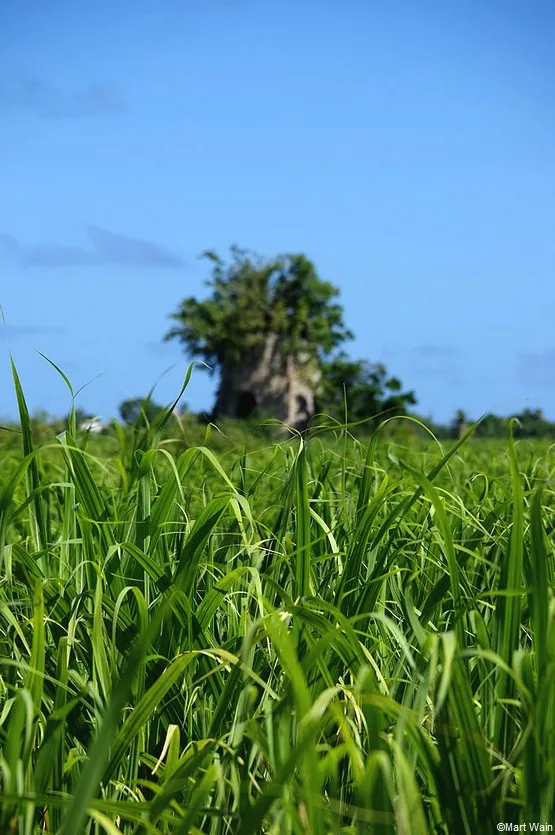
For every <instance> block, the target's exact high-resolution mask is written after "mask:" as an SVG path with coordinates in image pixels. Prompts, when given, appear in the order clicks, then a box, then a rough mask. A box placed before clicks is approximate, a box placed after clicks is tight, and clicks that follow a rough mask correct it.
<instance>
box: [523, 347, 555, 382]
mask: <svg viewBox="0 0 555 835" xmlns="http://www.w3.org/2000/svg"><path fill="white" fill-rule="evenodd" d="M516 375H517V378H518V381H519V383H520V384H524V385H526V386H534V387H535V388H552V387H553V386H555V348H546V349H545V350H544V351H539V352H537V353H528V352H525V351H522V352H520V353H519V354H517V357H516Z"/></svg>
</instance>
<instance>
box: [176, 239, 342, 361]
mask: <svg viewBox="0 0 555 835" xmlns="http://www.w3.org/2000/svg"><path fill="white" fill-rule="evenodd" d="M203 257H204V258H206V259H207V260H209V261H210V262H211V263H212V276H211V278H210V279H209V280H208V281H207V282H206V286H208V287H209V288H210V290H211V294H210V295H209V297H208V298H206V299H204V300H203V301H198V300H197V299H196V298H193V297H189V298H186V299H184V300H183V301H182V302H181V305H180V307H179V309H178V310H177V311H176V312H175V313H174V314H172V316H171V317H170V318H172V319H173V320H174V322H175V323H176V324H175V325H174V327H173V328H172V329H171V330H170V331H169V332H168V333H167V334H166V336H165V339H166V340H170V339H177V340H179V342H181V344H182V345H183V346H184V347H185V349H186V351H187V353H188V354H189V356H190V357H191V358H193V359H195V358H196V359H202V360H204V362H205V363H206V364H207V365H208V366H209V367H210V369H211V371H212V373H214V372H216V371H218V370H220V369H221V368H222V366H224V365H225V364H226V363H235V362H241V360H242V359H244V358H245V356H246V355H247V354H249V353H250V352H251V351H253V350H256V349H257V348H260V347H261V346H262V344H263V343H264V341H265V338H266V336H267V335H268V334H269V333H277V334H278V335H279V337H280V344H281V345H282V347H283V350H284V351H285V352H286V353H290V354H293V355H295V354H296V353H297V352H298V351H301V350H302V351H306V352H307V353H308V354H309V355H311V356H314V357H317V358H318V359H322V358H323V357H325V356H327V355H329V354H330V353H331V352H332V351H333V350H334V349H335V348H337V347H338V346H339V345H340V344H341V343H342V342H343V341H344V340H346V339H350V338H352V334H351V333H350V331H349V330H348V329H347V328H346V327H345V325H344V323H343V308H342V306H341V305H340V304H338V303H337V302H336V301H334V300H335V299H336V298H337V296H338V295H339V290H338V289H337V288H336V287H334V286H333V285H332V284H330V283H329V282H327V281H323V280H322V279H321V278H320V277H319V276H318V274H317V272H316V269H315V267H314V264H313V263H312V262H311V261H309V260H308V258H306V257H305V256H304V255H280V256H278V257H277V258H274V259H263V258H261V257H260V256H258V255H256V254H254V253H251V252H249V251H248V250H243V249H240V248H239V247H237V246H233V247H231V261H230V263H228V264H226V263H225V262H224V261H223V260H222V259H221V258H220V257H219V256H218V255H217V254H216V253H214V252H211V251H208V252H205V253H204V254H203Z"/></svg>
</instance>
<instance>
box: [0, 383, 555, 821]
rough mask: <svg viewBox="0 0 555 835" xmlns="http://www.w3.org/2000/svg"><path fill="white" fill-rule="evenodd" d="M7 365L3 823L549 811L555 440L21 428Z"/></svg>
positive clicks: (0, 533)
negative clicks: (15, 421) (277, 438)
mask: <svg viewBox="0 0 555 835" xmlns="http://www.w3.org/2000/svg"><path fill="white" fill-rule="evenodd" d="M14 379H15V386H16V394H17V397H18V403H19V409H20V416H21V428H22V433H21V435H19V436H17V439H18V444H19V446H18V448H17V449H16V447H15V445H14V440H13V433H11V434H10V436H9V440H6V441H5V445H4V447H3V448H4V450H5V453H6V454H5V456H4V458H3V468H2V472H1V473H0V656H1V660H0V755H1V759H0V790H1V797H0V833H20V834H21V835H31V833H37V832H56V833H63V835H79V833H82V832H87V833H95V835H96V833H117V832H121V833H126V835H131V833H133V834H134V835H139V833H141V834H142V833H168V834H169V833H178V835H179V834H180V833H188V832H191V833H210V835H224V833H240V835H247V834H248V833H252V834H253V835H255V833H276V835H277V833H301V832H302V833H309V832H310V833H314V835H320V833H340V832H344V833H348V832H350V833H355V832H356V833H359V832H360V833H380V835H381V834H382V833H384V835H385V833H394V832H401V833H407V834H408V833H413V834H414V835H424V834H425V833H445V835H448V833H449V835H450V833H468V835H476V833H481V832H493V831H496V823H497V822H498V821H503V822H511V821H512V822H515V823H516V822H519V821H530V820H534V821H538V822H540V823H551V822H553V821H554V820H555V814H554V812H555V809H554V807H555V610H554V605H555V604H554V602H553V586H554V558H553V531H554V529H555V502H554V496H553V484H554V481H553V473H554V470H555V453H554V450H552V449H551V448H550V447H548V446H547V445H537V446H532V445H531V444H530V443H528V442H521V443H519V444H514V443H513V441H512V440H511V439H510V438H509V439H507V441H506V442H505V443H504V444H495V443H494V444H490V443H485V442H477V441H476V440H475V439H474V438H473V437H472V436H469V437H468V438H465V439H463V441H462V442H461V443H458V444H451V445H449V446H448V447H445V448H442V447H441V446H440V445H439V444H438V443H437V442H435V441H434V440H433V439H430V441H429V442H423V441H414V442H411V443H407V444H402V443H400V442H398V441H393V440H387V439H386V438H385V437H384V436H382V435H381V434H380V433H378V434H377V435H375V436H374V438H373V440H372V441H371V442H370V441H369V442H361V441H357V440H355V439H354V438H352V437H351V436H350V435H349V434H348V433H347V432H342V431H341V429H337V430H335V433H333V432H328V433H327V434H324V433H316V434H315V435H314V436H312V437H310V438H309V439H308V440H307V439H304V440H303V439H301V438H299V437H295V436H292V437H291V438H290V439H289V440H284V441H281V442H279V443H274V444H272V443H269V442H268V443H266V444H265V443H264V442H262V441H261V440H260V439H259V440H258V442H257V443H256V444H255V445H253V444H251V443H250V441H249V439H248V438H246V437H245V436H244V435H243V436H241V434H240V432H238V434H237V435H236V442H234V443H233V444H230V443H229V442H226V440H225V439H223V438H220V439H218V435H217V433H215V432H214V431H213V432H212V435H211V436H208V437H206V438H202V439H198V438H194V439H192V437H191V432H190V431H189V430H183V427H181V428H180V427H175V426H173V427H172V429H171V432H169V428H168V427H169V426H170V424H169V419H170V417H169V416H170V412H171V407H170V408H169V409H168V412H167V413H163V414H162V415H161V416H160V418H159V419H157V421H156V422H155V424H154V425H152V426H148V425H147V424H145V423H144V422H143V424H141V425H140V426H139V425H137V427H136V428H135V429H134V430H124V429H121V428H120V429H114V431H113V433H112V435H110V436H109V437H106V438H92V437H90V436H87V435H86V434H85V433H81V432H79V431H78V429H77V427H76V425H75V421H74V420H73V421H72V419H71V418H70V421H69V425H68V427H67V431H66V432H65V433H63V434H60V435H58V437H51V438H47V439H46V440H43V441H42V443H41V444H38V445H37V443H36V438H35V437H34V435H33V432H32V428H31V421H30V419H29V415H28V412H27V408H26V405H25V398H24V395H23V391H22V390H21V387H20V384H19V380H18V378H17V373H16V371H15V368H14ZM187 431H189V438H188V437H187V435H186V433H187ZM203 431H204V430H203ZM232 431H234V432H235V431H237V430H232ZM6 438H7V435H6ZM192 440H194V443H193V442H192ZM228 440H229V439H228ZM249 444H250V445H249Z"/></svg>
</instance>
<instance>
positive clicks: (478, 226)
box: [0, 0, 555, 421]
mask: <svg viewBox="0 0 555 835" xmlns="http://www.w3.org/2000/svg"><path fill="white" fill-rule="evenodd" d="M554 36H555V6H553V4H552V3H549V2H534V0H528V1H527V2H526V1H525V0H511V2H509V3H507V2H506V0H466V2H464V3H445V2H428V0H420V2H418V3H415V2H413V0H397V1H395V0H392V1H391V2H385V0H383V1H382V2H381V3H378V2H371V0H358V2H354V0H342V2H341V3H339V2H333V3H332V2H322V0H319V2H316V0H279V2H276V1H275V0H274V1H273V2H272V1H271V0H265V2H261V0H179V2H178V1H177V0H157V2H153V1H152V2H144V0H135V1H134V2H130V0H121V2H118V3H108V2H105V0H99V2H95V3H94V4H93V3H90V2H84V1H83V2H80V3H75V2H71V3H70V2H56V0H52V2H49V3H44V2H43V0H40V2H37V1H36V0H34V1H33V0H29V2H27V3H25V5H24V7H23V5H22V4H21V3H17V2H15V0H5V2H4V3H2V7H1V10H0V54H1V55H2V69H1V74H0V125H1V130H0V148H1V153H0V184H1V187H0V305H1V306H2V308H3V311H4V315H5V317H6V319H7V323H8V330H7V332H4V329H3V328H1V330H2V333H1V334H0V386H1V391H2V403H1V404H0V415H1V416H2V417H14V416H15V414H16V408H15V398H14V395H13V386H12V382H11V377H10V368H9V350H11V351H12V353H13V355H14V358H15V361H16V364H17V367H18V370H19V373H20V376H21V378H22V382H23V385H24V389H25V393H26V396H27V399H28V403H29V406H30V408H31V409H32V410H35V409H46V410H48V411H49V412H51V413H54V414H58V415H61V414H64V413H65V412H67V410H68V407H69V395H68V393H67V390H66V389H65V387H64V385H63V384H62V383H61V381H60V380H59V379H58V377H57V376H56V373H55V372H54V371H53V370H52V369H51V368H50V367H49V366H48V364H47V363H46V362H45V361H44V360H43V359H42V358H41V357H40V356H39V354H38V352H39V351H41V352H42V353H44V354H46V355H47V356H49V357H50V358H51V359H52V360H53V361H54V362H55V363H57V364H58V365H59V366H61V367H62V369H63V370H64V371H65V372H66V373H67V375H68V376H69V377H70V379H71V380H72V382H73V383H74V385H75V387H76V388H78V387H80V386H82V385H84V384H87V383H90V384H89V385H87V386H86V388H85V389H84V390H83V391H82V393H81V394H80V395H79V398H78V401H77V403H78V405H80V406H82V407H83V408H85V409H86V410H89V411H92V412H93V413H95V414H98V415H101V416H103V417H105V418H108V417H111V416H115V415H116V414H117V406H118V404H119V403H120V402H121V401H122V400H123V399H125V398H127V397H134V396H141V395H144V394H145V393H146V392H147V391H148V389H149V388H150V386H151V385H153V384H154V383H155V382H156V381H157V380H158V379H159V378H160V377H161V376H162V375H163V374H164V373H165V372H166V373H165V376H164V377H163V379H162V380H161V381H160V383H159V386H158V389H157V395H156V399H157V400H159V401H162V402H167V401H169V400H171V398H172V397H173V396H174V395H175V394H177V391H178V390H179V386H180V384H181V381H182V379H183V377H184V374H185V371H186V358H185V357H184V356H183V354H182V352H181V350H180V348H179V346H178V345H177V344H176V345H172V344H167V343H166V344H164V343H162V341H161V340H162V337H163V334H164V333H165V331H166V330H167V329H168V327H169V326H170V322H169V320H168V318H167V317H168V315H169V314H170V313H171V312H172V311H174V310H175V309H176V308H177V306H178V304H179V302H180V300H181V299H182V298H184V297H185V296H189V295H198V296H199V297H200V296H202V295H203V294H204V292H205V289H204V287H203V282H204V280H205V279H206V278H207V277H208V273H207V265H205V263H204V262H202V261H200V260H199V257H198V256H199V254H200V253H201V252H202V251H203V250H205V249H207V248H213V249H216V250H217V251H219V252H220V253H222V254H225V252H226V250H227V249H228V247H229V245H230V244H232V243H237V244H239V245H241V246H244V247H247V248H250V249H253V250H255V251H258V252H260V253H261V254H263V255H268V256H272V255H276V254H278V253H284V252H291V251H300V252H304V253H305V254H306V255H307V256H308V257H310V258H311V259H312V260H313V261H314V262H315V263H316V265H317V267H318V269H319V272H320V274H321V276H322V278H325V279H327V280H329V281H332V282H333V283H334V284H336V285H337V286H338V287H339V288H340V290H341V301H342V303H343V305H344V309H345V320H346V323H347V325H348V326H349V327H350V328H351V329H352V330H353V331H354V332H355V334H356V339H355V341H354V342H352V343H349V344H348V345H346V346H345V347H346V349H347V350H348V351H349V353H350V354H352V355H353V356H355V357H361V358H367V359H369V360H371V361H384V362H385V363H386V364H387V365H388V368H389V370H390V371H391V372H392V373H394V374H395V375H397V376H400V377H401V379H402V380H403V383H404V384H405V386H406V387H407V388H413V389H414V390H415V391H416V394H417V396H418V399H419V405H418V410H419V412H420V413H421V414H424V415H431V416H433V417H434V418H435V419H436V420H443V421H446V420H448V419H449V418H450V417H451V416H452V414H453V412H454V411H455V410H456V409H457V408H459V407H461V408H464V409H465V410H466V411H467V412H468V413H469V414H470V415H471V416H472V417H478V416H479V415H480V414H482V413H484V412H487V411H494V412H496V413H498V414H509V413H511V412H514V411H516V410H520V409H522V408H525V407H527V406H529V407H531V408H535V407H541V408H543V409H544V410H545V412H546V414H547V415H548V416H549V417H551V418H553V419H555V332H554V327H553V318H554V312H555V235H554V228H555V224H554V221H555V52H554V51H553V39H554ZM99 375H101V376H99ZM95 378H96V379H95ZM91 381H92V382H91ZM214 386H215V381H214V380H211V379H210V378H209V377H208V376H207V375H205V374H203V373H202V372H200V371H198V372H195V374H194V375H193V380H192V383H191V384H190V388H189V390H188V392H187V394H186V396H185V401H186V402H187V403H188V404H189V406H190V407H191V408H192V409H195V410H200V409H208V408H210V406H211V405H212V399H213V393H214Z"/></svg>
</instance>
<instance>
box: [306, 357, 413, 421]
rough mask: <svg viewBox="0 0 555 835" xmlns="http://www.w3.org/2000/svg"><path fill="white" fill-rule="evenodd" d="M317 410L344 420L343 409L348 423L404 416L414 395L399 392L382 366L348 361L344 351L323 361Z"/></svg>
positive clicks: (392, 378)
mask: <svg viewBox="0 0 555 835" xmlns="http://www.w3.org/2000/svg"><path fill="white" fill-rule="evenodd" d="M322 371H323V379H322V387H321V391H320V393H319V395H318V399H317V408H318V411H320V412H325V413H326V414H329V415H331V416H332V417H334V418H336V419H339V420H343V419H344V418H345V408H346V412H347V419H348V421H349V422H356V421H360V420H365V419H367V418H377V417H379V418H381V419H384V420H385V419H386V418H389V417H394V416H398V415H403V414H406V412H407V408H408V407H409V406H412V405H414V404H415V403H416V402H417V401H416V397H415V395H414V392H412V391H407V392H403V391H402V388H403V387H402V384H401V381H400V380H399V379H398V378H397V377H389V376H388V373H387V369H386V367H385V366H384V365H382V364H381V363H377V364H372V363H369V362H367V361H365V360H353V359H350V358H349V357H348V356H347V355H346V354H345V353H344V352H340V353H339V354H337V355H336V356H335V357H333V358H332V359H330V360H329V361H327V362H325V363H324V364H323V367H322Z"/></svg>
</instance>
